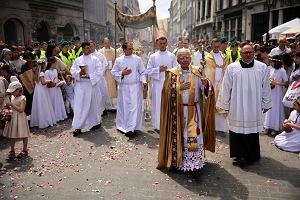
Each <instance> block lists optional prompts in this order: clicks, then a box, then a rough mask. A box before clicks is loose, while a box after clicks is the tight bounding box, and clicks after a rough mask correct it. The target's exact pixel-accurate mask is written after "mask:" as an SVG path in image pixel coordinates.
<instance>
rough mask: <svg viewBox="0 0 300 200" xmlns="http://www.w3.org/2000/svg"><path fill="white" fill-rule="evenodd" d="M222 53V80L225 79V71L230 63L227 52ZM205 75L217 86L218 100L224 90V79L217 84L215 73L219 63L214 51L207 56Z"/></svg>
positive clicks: (216, 94)
mask: <svg viewBox="0 0 300 200" xmlns="http://www.w3.org/2000/svg"><path fill="white" fill-rule="evenodd" d="M221 55H222V59H223V66H220V67H221V68H222V71H223V72H222V78H221V80H223V77H224V74H225V71H226V69H227V66H228V65H229V60H228V58H227V57H226V55H225V54H223V53H221ZM205 62H206V64H205V69H204V70H205V76H206V78H208V80H210V81H211V82H212V84H213V85H214V87H215V98H216V102H217V100H218V97H219V95H220V92H221V90H222V81H219V84H218V85H215V74H216V68H217V63H216V61H215V59H214V56H213V51H211V52H210V53H209V54H208V55H207V56H206V57H205Z"/></svg>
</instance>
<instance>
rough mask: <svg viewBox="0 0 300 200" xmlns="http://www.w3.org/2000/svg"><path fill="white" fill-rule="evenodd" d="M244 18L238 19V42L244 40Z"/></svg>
mask: <svg viewBox="0 0 300 200" xmlns="http://www.w3.org/2000/svg"><path fill="white" fill-rule="evenodd" d="M242 23H243V22H242V17H238V33H237V39H238V41H241V40H242V29H243V24H242Z"/></svg>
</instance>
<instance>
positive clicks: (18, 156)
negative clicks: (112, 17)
mask: <svg viewBox="0 0 300 200" xmlns="http://www.w3.org/2000/svg"><path fill="white" fill-rule="evenodd" d="M27 156H28V151H27V150H23V151H21V152H20V153H19V154H18V155H17V158H24V157H27Z"/></svg>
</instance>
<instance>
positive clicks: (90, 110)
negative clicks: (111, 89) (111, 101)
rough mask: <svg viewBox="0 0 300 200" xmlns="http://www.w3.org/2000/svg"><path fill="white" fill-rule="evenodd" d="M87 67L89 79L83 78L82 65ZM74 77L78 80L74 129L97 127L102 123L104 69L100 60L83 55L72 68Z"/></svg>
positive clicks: (76, 84)
mask: <svg viewBox="0 0 300 200" xmlns="http://www.w3.org/2000/svg"><path fill="white" fill-rule="evenodd" d="M82 64H86V65H87V70H86V71H87V74H88V76H89V78H81V77H80V75H79V73H80V67H79V66H80V65H82ZM70 71H71V73H72V76H73V77H74V78H75V79H76V83H75V91H74V93H75V97H74V118H73V122H72V127H73V128H74V129H82V128H84V127H87V126H95V125H98V124H99V123H101V116H100V114H99V110H100V105H101V94H100V93H99V86H98V85H97V84H98V83H99V82H100V79H101V76H103V69H102V66H101V62H100V61H99V59H98V58H97V57H95V56H93V55H92V54H90V55H82V56H80V57H78V58H76V59H75V61H74V63H73V65H72V67H71V70H70Z"/></svg>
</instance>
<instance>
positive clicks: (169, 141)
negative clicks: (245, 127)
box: [157, 49, 215, 171]
mask: <svg viewBox="0 0 300 200" xmlns="http://www.w3.org/2000/svg"><path fill="white" fill-rule="evenodd" d="M177 61H178V63H179V66H178V67H175V68H172V69H170V70H169V71H167V72H166V78H165V82H164V86H163V90H162V101H161V103H162V105H161V115H160V141H159V152H158V166H157V168H158V169H161V168H167V169H170V168H175V169H180V170H183V171H194V170H198V169H201V168H202V167H203V165H204V161H203V149H207V150H209V151H212V152H214V151H215V128H214V125H215V124H214V122H215V121H214V112H213V111H214V107H215V101H214V91H213V87H212V84H211V83H210V82H209V81H208V80H207V79H205V78H204V77H203V74H202V71H201V70H200V69H199V68H198V67H195V66H191V65H190V62H191V53H190V51H189V50H188V49H180V50H178V53H177Z"/></svg>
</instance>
